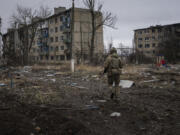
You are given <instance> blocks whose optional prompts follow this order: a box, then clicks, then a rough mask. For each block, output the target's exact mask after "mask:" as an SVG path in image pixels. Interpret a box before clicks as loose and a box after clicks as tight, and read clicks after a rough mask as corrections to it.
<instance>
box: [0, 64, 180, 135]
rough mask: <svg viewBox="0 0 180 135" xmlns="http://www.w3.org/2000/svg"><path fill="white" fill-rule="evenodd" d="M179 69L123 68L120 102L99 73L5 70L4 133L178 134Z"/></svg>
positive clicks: (0, 126) (1, 95) (1, 96)
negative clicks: (112, 96) (129, 84)
mask: <svg viewBox="0 0 180 135" xmlns="http://www.w3.org/2000/svg"><path fill="white" fill-rule="evenodd" d="M179 67H180V66H172V68H171V69H165V68H160V69H159V70H157V69H155V68H152V67H151V66H150V65H148V66H142V67H135V66H129V67H127V68H124V70H123V74H122V75H121V79H122V80H132V81H134V82H135V85H133V86H132V87H131V88H126V89H123V88H120V89H119V92H118V99H117V101H111V100H110V99H109V96H110V93H109V89H108V86H107V84H106V81H107V80H106V77H105V76H104V77H101V76H99V75H98V72H99V71H91V72H90V71H85V70H78V71H76V72H75V73H73V74H72V73H70V72H67V71H66V72H65V71H61V70H57V69H51V68H48V69H37V68H33V67H22V68H11V69H10V68H1V69H0V73H1V76H0V84H5V86H0V135H179V134H180V68H179ZM11 78H12V79H11ZM113 112H118V113H120V116H119V117H111V116H110V115H111V114H112V113H113Z"/></svg>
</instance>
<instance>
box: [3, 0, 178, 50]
mask: <svg viewBox="0 0 180 135" xmlns="http://www.w3.org/2000/svg"><path fill="white" fill-rule="evenodd" d="M102 2H103V3H104V8H103V10H107V11H111V12H112V13H113V14H115V15H117V17H118V22H117V24H116V27H117V28H118V29H117V30H112V29H109V28H105V29H104V40H105V43H108V42H110V41H111V38H112V39H113V41H114V44H115V46H117V45H118V44H119V43H123V44H124V45H127V46H131V45H132V40H133V34H134V33H133V30H134V29H138V28H144V27H149V26H152V25H163V24H171V23H180V7H179V5H180V0H102ZM17 4H19V5H22V6H26V7H32V8H34V9H37V8H38V7H39V6H41V5H44V6H48V7H49V8H51V9H52V10H53V8H54V7H58V6H66V7H67V8H69V7H70V6H71V0H0V16H1V17H2V19H3V28H2V31H3V32H5V31H6V29H7V28H8V22H9V18H10V16H11V14H12V13H13V12H14V11H15V9H16V5H17ZM75 4H76V5H75V6H76V7H84V6H83V4H82V0H75Z"/></svg>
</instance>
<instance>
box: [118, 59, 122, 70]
mask: <svg viewBox="0 0 180 135" xmlns="http://www.w3.org/2000/svg"><path fill="white" fill-rule="evenodd" d="M119 68H123V64H122V62H121V60H120V59H119Z"/></svg>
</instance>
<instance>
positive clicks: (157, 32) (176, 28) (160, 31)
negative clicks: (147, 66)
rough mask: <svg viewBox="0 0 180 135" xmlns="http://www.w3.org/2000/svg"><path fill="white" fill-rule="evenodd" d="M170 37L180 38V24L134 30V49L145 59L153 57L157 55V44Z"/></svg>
mask: <svg viewBox="0 0 180 135" xmlns="http://www.w3.org/2000/svg"><path fill="white" fill-rule="evenodd" d="M171 36H176V37H179V38H180V23H177V24H171V25H163V26H161V25H157V26H151V27H148V28H143V29H136V30H134V43H135V49H136V51H138V52H140V53H142V54H144V55H145V56H147V57H154V56H156V55H158V52H157V48H158V46H159V44H160V43H161V42H162V41H165V40H167V39H169V38H170V37H171Z"/></svg>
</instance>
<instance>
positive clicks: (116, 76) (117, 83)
mask: <svg viewBox="0 0 180 135" xmlns="http://www.w3.org/2000/svg"><path fill="white" fill-rule="evenodd" d="M114 81H115V97H116V98H117V96H118V93H119V92H118V90H119V82H120V75H119V74H117V75H115V76H114Z"/></svg>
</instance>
